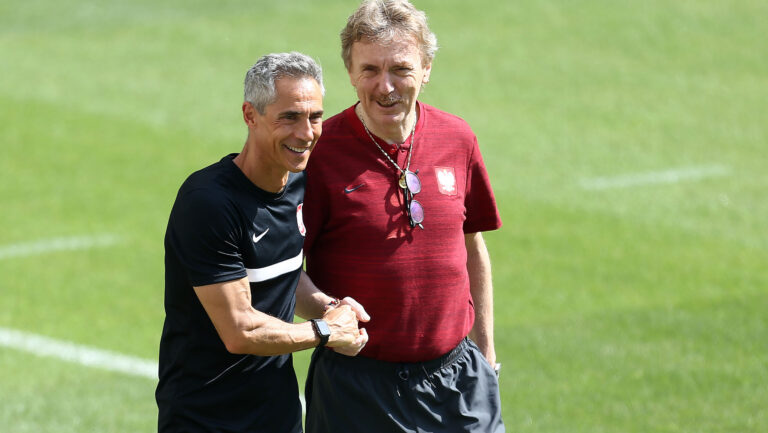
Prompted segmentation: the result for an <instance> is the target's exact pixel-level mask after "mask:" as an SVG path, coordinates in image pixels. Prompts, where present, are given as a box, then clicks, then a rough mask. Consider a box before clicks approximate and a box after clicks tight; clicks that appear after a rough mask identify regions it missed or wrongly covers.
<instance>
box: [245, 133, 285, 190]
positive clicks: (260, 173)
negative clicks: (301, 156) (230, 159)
mask: <svg viewBox="0 0 768 433" xmlns="http://www.w3.org/2000/svg"><path fill="white" fill-rule="evenodd" d="M262 161H264V158H259V157H258V155H257V154H255V153H253V152H252V151H250V149H249V146H248V143H246V144H245V146H244V147H243V150H242V152H240V154H238V155H237V156H236V157H235V159H234V163H235V165H236V166H237V167H238V168H239V169H240V171H242V172H243V174H244V175H245V177H247V178H248V179H249V180H250V181H251V182H253V184H254V185H256V186H257V187H259V188H261V189H263V190H264V191H267V192H280V191H282V190H283V188H285V185H286V184H287V183H288V171H287V170H285V169H275V168H274V167H269V166H268V165H265V164H260V162H262Z"/></svg>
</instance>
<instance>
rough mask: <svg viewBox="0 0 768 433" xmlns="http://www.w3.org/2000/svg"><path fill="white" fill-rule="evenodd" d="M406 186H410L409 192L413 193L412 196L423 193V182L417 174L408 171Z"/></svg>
mask: <svg viewBox="0 0 768 433" xmlns="http://www.w3.org/2000/svg"><path fill="white" fill-rule="evenodd" d="M405 184H406V185H408V190H409V191H411V194H417V193H419V192H421V181H420V180H419V176H416V173H412V172H410V171H406V172H405Z"/></svg>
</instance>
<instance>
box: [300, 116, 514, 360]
mask: <svg viewBox="0 0 768 433" xmlns="http://www.w3.org/2000/svg"><path fill="white" fill-rule="evenodd" d="M418 107H419V109H420V112H419V120H418V122H417V124H416V132H415V135H414V145H413V148H414V150H413V155H412V156H411V164H410V170H411V171H414V172H415V171H416V170H418V176H419V178H420V180H421V184H422V189H421V192H419V193H417V194H416V195H415V197H414V198H415V199H416V200H418V201H419V202H420V203H421V204H422V206H423V208H424V222H423V226H424V229H423V230H422V229H420V228H419V227H414V228H412V227H411V226H410V224H409V220H408V216H407V214H406V213H405V207H404V204H403V201H404V197H403V192H402V189H401V188H400V187H399V186H398V184H397V178H398V170H397V169H396V168H395V167H394V166H393V165H392V163H391V162H389V161H388V160H387V159H386V158H385V157H384V155H383V154H382V153H381V151H380V150H379V149H378V148H377V147H376V145H374V143H373V142H372V141H371V138H370V137H369V136H368V135H367V134H366V132H365V130H364V129H363V125H362V123H361V122H360V120H359V119H358V117H357V115H356V114H355V111H354V108H355V107H354V106H352V107H350V108H348V109H347V110H345V111H343V112H341V113H339V114H337V115H336V116H333V117H331V118H330V119H328V120H326V121H325V122H324V123H323V135H322V137H321V138H320V141H319V142H318V143H317V146H316V147H315V149H314V151H313V153H312V156H311V157H310V159H309V164H308V166H307V190H306V196H305V198H304V209H303V218H304V224H305V225H306V228H307V235H306V239H305V243H304V251H305V255H306V260H307V273H308V274H309V276H310V277H311V278H312V281H313V282H314V283H315V284H316V285H317V286H318V287H319V288H320V289H321V290H323V291H324V292H326V293H328V294H329V295H332V296H336V297H338V298H343V297H345V296H351V297H353V298H354V299H356V300H357V301H358V302H360V303H361V304H362V305H363V306H364V307H365V309H366V311H368V313H369V314H370V315H371V321H370V322H368V323H366V324H364V325H363V324H361V326H365V328H366V329H367V331H368V334H369V337H370V339H369V341H368V344H367V345H366V346H365V348H364V349H363V351H362V352H361V355H363V356H367V357H371V358H376V359H380V360H384V361H392V362H417V361H425V360H429V359H433V358H437V357H439V356H441V355H443V354H445V353H447V352H448V351H450V350H451V349H453V348H454V347H455V346H456V345H457V344H458V343H459V342H460V341H461V340H462V339H463V338H464V337H465V336H466V335H467V334H468V333H469V330H470V329H471V328H472V324H473V322H474V318H475V314H474V307H473V305H472V298H471V296H470V292H469V277H468V274H467V267H466V262H467V253H466V248H465V245H464V234H465V233H475V232H480V231H486V230H494V229H497V228H499V227H501V218H500V217H499V213H498V210H497V209H496V202H495V199H494V197H493V191H492V190H491V185H490V182H489V179H488V174H487V173H486V170H485V165H484V164H483V160H482V157H481V155H480V151H479V149H478V146H477V138H476V137H475V135H474V133H473V132H472V130H471V129H470V127H469V125H467V123H466V122H464V121H463V120H462V119H460V118H458V117H456V116H454V115H451V114H448V113H445V112H443V111H440V110H438V109H436V108H434V107H430V106H428V105H426V104H423V103H419V105H418ZM377 142H378V143H379V144H380V145H381V146H382V148H383V149H384V150H385V151H387V152H388V153H389V154H390V157H391V158H392V159H393V160H395V161H396V162H397V163H398V165H400V167H401V168H404V167H405V165H406V159H407V156H408V149H409V148H410V136H409V137H408V139H407V140H406V143H404V144H401V145H399V146H396V145H389V144H387V143H385V142H384V141H383V140H381V139H378V137H377Z"/></svg>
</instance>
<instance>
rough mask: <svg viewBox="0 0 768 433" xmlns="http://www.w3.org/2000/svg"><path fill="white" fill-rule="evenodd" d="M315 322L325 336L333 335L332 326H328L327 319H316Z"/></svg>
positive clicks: (318, 329)
mask: <svg viewBox="0 0 768 433" xmlns="http://www.w3.org/2000/svg"><path fill="white" fill-rule="evenodd" d="M315 324H316V325H317V333H318V334H320V335H323V336H329V335H331V328H330V327H328V323H326V322H325V320H316V321H315Z"/></svg>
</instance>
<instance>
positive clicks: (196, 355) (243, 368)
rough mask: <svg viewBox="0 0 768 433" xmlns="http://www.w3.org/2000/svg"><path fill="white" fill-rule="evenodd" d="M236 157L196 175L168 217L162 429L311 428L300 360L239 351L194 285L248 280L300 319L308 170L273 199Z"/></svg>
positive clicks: (261, 297)
mask: <svg viewBox="0 0 768 433" xmlns="http://www.w3.org/2000/svg"><path fill="white" fill-rule="evenodd" d="M235 156H236V154H232V155H228V156H226V157H224V158H222V159H221V161H219V162H217V163H215V164H213V165H211V166H209V167H206V168H204V169H202V170H200V171H197V172H195V173H193V174H192V175H191V176H189V178H187V180H186V181H185V182H184V184H183V185H182V186H181V188H180V190H179V193H178V195H177V197H176V202H175V203H174V205H173V209H172V210H171V216H170V219H169V221H168V227H167V230H166V234H165V313H166V316H165V324H164V326H163V334H162V337H161V340H160V364H159V375H160V382H159V384H158V386H157V391H156V399H157V404H158V408H159V416H158V428H159V431H162V432H170V431H233V432H235V431H237V432H245V431H248V432H300V431H301V405H300V403H299V396H298V384H297V381H296V375H295V373H294V370H293V364H292V359H291V355H290V354H287V355H280V356H254V355H235V354H231V353H229V352H228V351H227V350H226V348H225V347H224V343H223V342H222V341H221V339H220V338H219V335H218V334H217V332H216V329H215V328H214V327H213V324H212V322H211V320H210V318H209V317H208V315H207V314H206V312H205V310H204V309H203V306H202V304H201V303H200V301H199V300H198V298H197V296H196V294H195V292H194V289H193V287H194V286H204V285H209V284H215V283H221V282H226V281H232V280H237V279H240V278H243V277H248V280H249V282H250V286H251V299H252V305H253V307H254V308H255V309H257V310H259V311H262V312H264V313H267V314H270V315H272V316H274V317H277V318H279V319H282V320H284V321H286V322H292V321H293V314H294V309H295V306H296V301H295V293H296V285H297V283H298V279H299V275H300V272H301V265H302V245H303V241H304V231H305V230H304V224H303V222H302V218H301V208H302V202H303V198H304V184H305V179H304V173H298V174H293V173H291V174H290V176H289V179H288V184H287V185H286V187H285V188H284V189H283V191H282V192H280V193H269V192H266V191H264V190H262V189H260V188H258V187H256V186H255V185H254V184H253V183H252V182H251V181H250V180H249V179H248V178H247V177H246V176H245V175H244V174H243V172H242V171H241V170H240V169H239V168H238V167H237V166H236V165H235V164H234V162H233V158H234V157H235Z"/></svg>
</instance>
